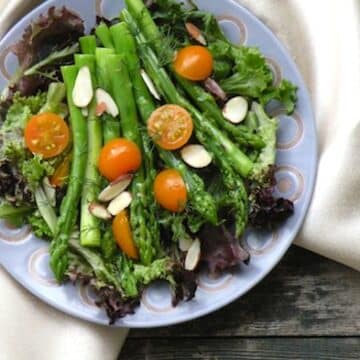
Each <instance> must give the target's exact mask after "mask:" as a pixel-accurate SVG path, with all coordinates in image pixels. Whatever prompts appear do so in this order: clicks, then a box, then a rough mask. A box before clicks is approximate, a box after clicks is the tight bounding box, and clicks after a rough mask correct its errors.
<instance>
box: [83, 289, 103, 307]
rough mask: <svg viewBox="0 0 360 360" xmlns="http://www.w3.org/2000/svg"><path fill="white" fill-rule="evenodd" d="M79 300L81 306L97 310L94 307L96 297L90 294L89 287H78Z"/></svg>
mask: <svg viewBox="0 0 360 360" xmlns="http://www.w3.org/2000/svg"><path fill="white" fill-rule="evenodd" d="M78 289H79V298H80V300H81V302H82V303H83V304H85V305H86V306H88V307H90V308H96V309H99V308H98V307H97V306H96V303H95V301H96V297H95V295H94V294H92V291H91V289H90V287H89V286H86V285H79V287H78Z"/></svg>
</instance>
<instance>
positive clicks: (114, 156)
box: [98, 138, 141, 181]
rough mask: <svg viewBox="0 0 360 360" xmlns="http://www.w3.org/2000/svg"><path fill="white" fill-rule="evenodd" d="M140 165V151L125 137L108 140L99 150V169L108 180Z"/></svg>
mask: <svg viewBox="0 0 360 360" xmlns="http://www.w3.org/2000/svg"><path fill="white" fill-rule="evenodd" d="M140 165H141V151H140V149H139V147H138V146H137V145H136V144H135V143H134V142H132V141H130V140H128V139H125V138H118V139H113V140H110V141H109V142H108V143H107V144H106V145H105V146H104V147H103V148H102V149H101V152H100V157H99V164H98V167H99V170H100V173H101V174H102V175H103V176H104V177H105V178H106V179H108V180H109V181H114V180H116V179H117V178H118V177H119V176H121V175H125V174H128V173H132V172H135V171H136V170H138V169H139V167H140Z"/></svg>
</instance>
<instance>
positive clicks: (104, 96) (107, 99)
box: [95, 88, 119, 117]
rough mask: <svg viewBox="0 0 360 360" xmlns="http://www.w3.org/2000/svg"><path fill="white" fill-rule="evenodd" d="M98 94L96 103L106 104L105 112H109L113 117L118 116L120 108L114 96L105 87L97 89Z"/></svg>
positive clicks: (96, 94)
mask: <svg viewBox="0 0 360 360" xmlns="http://www.w3.org/2000/svg"><path fill="white" fill-rule="evenodd" d="M95 96H96V103H97V104H98V106H99V107H100V105H101V104H102V103H103V104H104V105H105V109H104V111H103V112H107V113H108V114H110V115H111V116H112V117H117V116H118V115H119V109H118V107H117V105H116V103H115V101H114V99H113V98H112V96H111V95H110V94H109V93H108V92H106V91H105V90H104V89H100V88H99V89H96V92H95ZM104 105H101V108H103V107H104Z"/></svg>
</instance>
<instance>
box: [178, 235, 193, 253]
mask: <svg viewBox="0 0 360 360" xmlns="http://www.w3.org/2000/svg"><path fill="white" fill-rule="evenodd" d="M192 243H193V240H192V239H190V238H181V239H180V240H179V249H180V250H181V251H188V250H189V249H190V247H191V245H192Z"/></svg>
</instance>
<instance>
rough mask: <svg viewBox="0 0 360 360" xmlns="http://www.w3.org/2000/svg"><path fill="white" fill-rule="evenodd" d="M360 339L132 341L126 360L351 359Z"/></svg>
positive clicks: (355, 356) (124, 355)
mask: <svg viewBox="0 0 360 360" xmlns="http://www.w3.org/2000/svg"><path fill="white" fill-rule="evenodd" d="M359 350H360V338H332V339H331V338H247V339H245V338H225V339H224V338H217V339H202V338H199V339H189V338H183V339H143V340H142V339H129V340H128V341H127V343H126V344H125V347H124V349H123V351H122V353H121V355H120V357H119V359H123V360H143V359H146V360H172V359H176V360H189V359H199V360H242V359H244V360H251V359H254V360H255V359H256V360H259V359H266V360H282V359H283V360H288V359H291V360H300V359H301V360H302V359H306V360H311V359H316V360H344V359H346V360H352V359H354V360H355V359H356V360H357V359H359V357H360V351H359Z"/></svg>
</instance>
